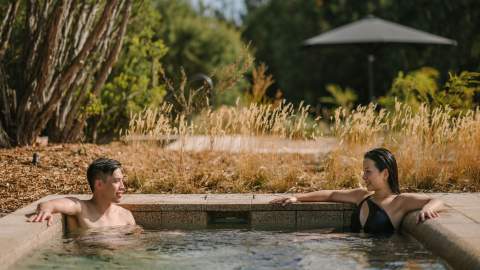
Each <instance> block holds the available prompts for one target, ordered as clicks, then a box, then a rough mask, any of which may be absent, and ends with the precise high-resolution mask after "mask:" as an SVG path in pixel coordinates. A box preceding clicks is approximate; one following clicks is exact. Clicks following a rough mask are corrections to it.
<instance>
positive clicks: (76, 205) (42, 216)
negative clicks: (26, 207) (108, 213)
mask: <svg viewBox="0 0 480 270" xmlns="http://www.w3.org/2000/svg"><path fill="white" fill-rule="evenodd" d="M81 211H82V204H81V202H80V200H79V199H77V198H72V197H67V198H61V199H54V200H50V201H46V202H41V203H39V204H38V205H37V210H36V211H35V213H34V214H33V215H32V216H31V217H29V219H28V220H27V221H28V222H43V221H44V220H46V221H47V225H48V226H50V224H51V222H52V215H53V214H56V213H62V214H65V215H69V216H76V215H77V214H79V213H80V212H81Z"/></svg>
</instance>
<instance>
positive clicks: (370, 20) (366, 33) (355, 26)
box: [303, 15, 457, 100]
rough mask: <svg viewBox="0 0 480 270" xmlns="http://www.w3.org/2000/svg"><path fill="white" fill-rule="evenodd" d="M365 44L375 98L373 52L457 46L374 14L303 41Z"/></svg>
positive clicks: (371, 92) (371, 95)
mask: <svg viewBox="0 0 480 270" xmlns="http://www.w3.org/2000/svg"><path fill="white" fill-rule="evenodd" d="M348 44H351V45H363V46H364V47H366V48H367V49H368V58H367V59H368V94H369V98H370V100H372V99H373V96H374V90H373V62H374V61H375V55H374V51H375V50H376V49H378V47H380V46H382V45H386V44H436V45H454V46H456V45H457V42H456V41H455V40H451V39H448V38H444V37H440V36H437V35H434V34H430V33H427V32H424V31H420V30H417V29H413V28H411V27H407V26H404V25H400V24H397V23H393V22H390V21H386V20H382V19H380V18H377V17H374V16H372V15H369V16H367V17H366V18H364V19H362V20H359V21H356V22H353V23H350V24H347V25H344V26H341V27H338V28H335V29H333V30H330V31H327V32H325V33H322V34H320V35H318V36H315V37H312V38H309V39H307V40H305V41H304V42H303V45H304V46H318V45H348Z"/></svg>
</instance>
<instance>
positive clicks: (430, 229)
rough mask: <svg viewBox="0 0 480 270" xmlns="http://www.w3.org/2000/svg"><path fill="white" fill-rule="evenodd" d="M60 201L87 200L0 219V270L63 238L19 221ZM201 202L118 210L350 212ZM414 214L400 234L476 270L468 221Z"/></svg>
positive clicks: (136, 202) (262, 200) (136, 200)
mask: <svg viewBox="0 0 480 270" xmlns="http://www.w3.org/2000/svg"><path fill="white" fill-rule="evenodd" d="M282 195H284V194H282ZM66 196H74V197H77V198H81V199H87V198H89V197H90V195H50V196H46V197H44V198H42V199H40V200H38V201H36V202H33V203H32V204H30V205H28V206H26V207H24V208H21V209H19V210H17V211H15V212H13V213H11V214H9V215H7V216H4V217H2V218H0V269H8V268H9V267H10V266H12V265H13V264H14V263H15V262H17V261H18V260H19V259H20V258H21V257H22V256H25V255H26V254H27V253H29V252H31V251H32V250H34V249H36V248H37V247H38V246H40V245H41V244H42V243H45V241H48V240H49V239H51V238H52V237H55V236H59V235H61V234H62V233H63V224H62V220H63V219H62V218H61V216H60V215H55V216H54V220H53V225H52V226H50V227H47V225H46V223H41V224H40V223H28V222H25V220H26V217H25V215H26V214H28V213H31V212H33V211H34V210H35V207H36V205H37V204H38V203H39V202H41V201H45V200H49V199H53V198H59V197H66ZM207 197H208V200H207ZM207 197H205V194H192V195H183V194H173V195H159V194H158V195H143V194H142V195H140V194H133V195H126V196H125V198H124V199H123V201H122V204H121V205H123V206H124V207H126V208H129V209H131V210H133V211H136V213H137V214H138V213H145V212H150V211H152V208H151V207H152V206H151V205H150V204H152V203H153V204H155V205H156V206H157V207H161V208H160V209H163V210H164V211H167V212H168V211H170V212H172V213H173V212H176V211H180V212H182V211H183V212H185V211H188V210H189V209H190V210H192V209H193V210H194V211H191V212H202V211H221V210H222V209H224V211H238V210H247V211H248V210H250V211H257V212H259V213H271V212H275V213H277V214H280V215H277V216H276V217H275V218H274V219H277V220H282V219H286V220H287V221H288V220H290V221H291V220H292V218H291V217H290V219H289V217H288V216H289V215H288V212H292V211H295V213H296V214H295V215H294V220H295V222H297V221H298V220H297V219H298V216H299V215H298V214H297V213H298V212H301V213H305V214H306V216H307V218H310V216H311V213H314V211H318V213H320V212H321V211H324V210H325V209H327V210H329V211H331V212H334V211H337V212H338V211H342V215H343V225H345V223H344V222H345V220H347V219H348V217H347V214H348V211H351V209H352V206H351V205H348V204H337V203H302V204H293V205H289V206H287V207H285V208H282V207H280V206H277V205H269V204H268V201H269V200H270V199H272V198H274V197H276V196H275V195H272V194H255V195H253V194H209V195H207ZM248 198H251V199H248ZM253 201H255V202H253ZM179 202H181V204H179ZM322 209H323V210H322ZM157 210H158V209H157ZM319 210H320V211H319ZM415 214H416V213H410V214H409V215H407V216H406V217H405V219H404V222H403V224H402V232H404V233H407V234H409V235H411V236H413V237H414V238H415V239H417V240H418V241H419V242H420V243H422V244H423V245H424V246H425V247H426V248H427V249H429V250H431V251H432V252H434V253H435V254H437V255H438V256H440V257H441V258H442V259H444V260H445V261H446V262H447V263H448V264H449V265H450V266H452V267H454V268H456V269H457V268H458V269H474V268H476V267H479V266H480V250H479V249H478V248H477V247H476V246H474V245H472V241H468V238H465V237H463V238H462V237H461V236H462V235H460V237H459V232H458V231H455V230H454V228H456V227H455V226H457V227H458V225H462V224H463V223H466V222H469V219H468V217H465V216H464V215H463V214H462V213H460V212H459V211H456V210H455V209H454V208H452V207H448V209H447V211H445V212H444V213H443V214H442V217H441V218H439V219H435V220H428V221H427V222H425V223H423V224H420V225H417V224H415ZM266 218H267V219H270V218H271V216H270V217H268V216H266ZM464 236H465V235H464ZM476 237H478V235H475V237H474V238H476Z"/></svg>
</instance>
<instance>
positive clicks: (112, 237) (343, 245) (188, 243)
mask: <svg viewBox="0 0 480 270" xmlns="http://www.w3.org/2000/svg"><path fill="white" fill-rule="evenodd" d="M26 257H27V258H25V259H23V260H22V261H21V262H20V263H18V264H17V265H16V266H15V269H208V270H213V269H222V270H223V269H448V266H447V265H446V264H445V263H444V262H443V261H442V260H441V259H439V258H438V257H437V256H434V255H433V254H432V253H430V252H429V251H428V250H426V249H425V248H424V247H423V246H422V245H421V244H419V243H418V242H417V241H415V240H414V239H412V238H410V237H407V236H402V235H393V236H390V237H373V236H371V235H366V234H352V233H326V231H324V230H312V231H254V230H240V229H216V230H191V231H176V230H148V231H143V232H140V231H138V230H128V231H125V229H118V228H117V229H112V228H110V229H104V230H97V231H87V232H84V233H81V234H76V235H70V236H68V237H65V238H62V239H56V240H53V241H52V242H50V243H48V244H46V245H44V246H43V247H42V248H41V249H39V250H37V251H35V252H33V253H32V254H31V255H30V256H26Z"/></svg>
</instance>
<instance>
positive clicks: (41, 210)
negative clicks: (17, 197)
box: [27, 203, 52, 226]
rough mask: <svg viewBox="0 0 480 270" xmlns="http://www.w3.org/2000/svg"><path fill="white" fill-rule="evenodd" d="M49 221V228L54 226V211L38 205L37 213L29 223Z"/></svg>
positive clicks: (30, 218) (29, 219) (31, 217)
mask: <svg viewBox="0 0 480 270" xmlns="http://www.w3.org/2000/svg"><path fill="white" fill-rule="evenodd" d="M44 220H46V221H47V226H50V225H52V211H51V210H49V209H47V208H46V207H44V205H43V204H42V203H40V204H38V206H37V210H36V211H35V213H34V214H33V215H32V216H30V217H29V218H28V220H27V221H28V222H43V221H44Z"/></svg>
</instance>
